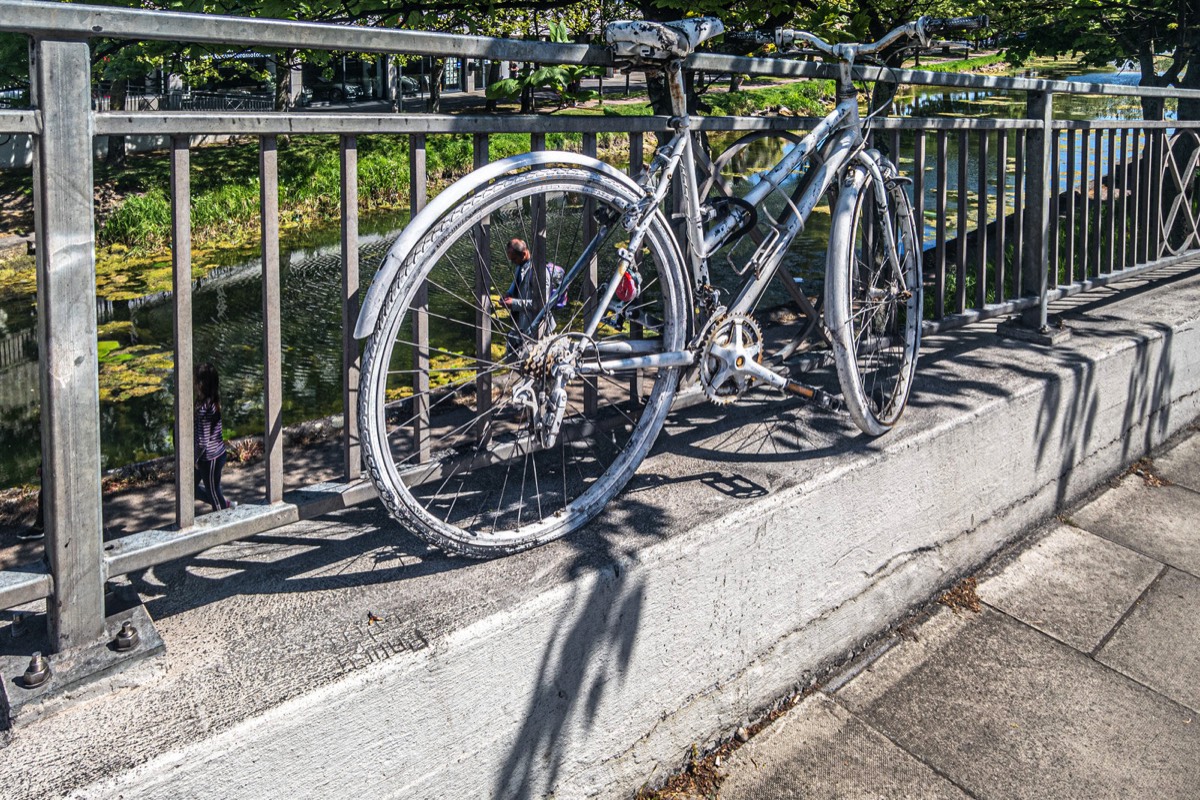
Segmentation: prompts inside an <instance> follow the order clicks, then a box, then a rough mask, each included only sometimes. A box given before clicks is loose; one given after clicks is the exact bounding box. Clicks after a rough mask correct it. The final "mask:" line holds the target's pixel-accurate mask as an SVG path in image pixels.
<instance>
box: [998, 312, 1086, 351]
mask: <svg viewBox="0 0 1200 800" xmlns="http://www.w3.org/2000/svg"><path fill="white" fill-rule="evenodd" d="M996 333H998V334H999V335H1001V336H1003V337H1005V338H1008V339H1018V340H1020V341H1022V342H1033V343H1034V344H1044V345H1056V344H1060V343H1061V342H1063V341H1064V340H1065V339H1068V338H1070V336H1071V329H1070V328H1068V327H1067V326H1066V325H1065V324H1064V323H1063V321H1062V320H1061V319H1057V318H1054V317H1051V318H1050V320H1049V321H1048V324H1047V325H1046V326H1044V327H1042V328H1031V327H1029V326H1028V325H1026V324H1025V323H1024V322H1022V321H1021V318H1020V317H1013V318H1012V319H1006V320H1005V321H1004V322H1001V323H1000V324H999V325H997V326H996Z"/></svg>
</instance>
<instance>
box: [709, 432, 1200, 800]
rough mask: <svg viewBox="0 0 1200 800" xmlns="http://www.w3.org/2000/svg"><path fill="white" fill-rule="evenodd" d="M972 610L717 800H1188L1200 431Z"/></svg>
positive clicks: (856, 673)
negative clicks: (920, 799) (1026, 799)
mask: <svg viewBox="0 0 1200 800" xmlns="http://www.w3.org/2000/svg"><path fill="white" fill-rule="evenodd" d="M963 594H965V595H966V599H968V601H969V600H970V599H971V598H970V592H969V591H968V592H965V593H960V596H961V595H963ZM978 599H979V600H981V601H982V603H981V604H980V605H977V606H976V608H977V609H978V610H977V611H971V610H969V609H966V608H962V607H958V608H957V609H956V610H951V608H949V607H946V606H939V607H938V610H937V611H936V612H934V613H933V614H932V615H931V616H930V617H929V618H928V619H927V620H925V621H924V622H923V623H922V624H920V625H919V626H916V627H913V628H911V629H909V630H904V629H903V628H902V629H901V631H900V632H898V633H896V634H894V635H893V636H892V637H890V638H888V639H885V640H884V641H883V642H882V643H880V645H879V646H877V647H875V648H873V649H872V650H870V651H869V654H868V655H867V656H866V657H864V658H863V659H862V660H860V661H859V662H858V663H856V664H853V665H851V666H850V667H849V668H848V669H847V670H846V671H845V672H844V673H843V674H842V675H841V676H840V677H835V678H834V679H833V680H832V681H830V683H829V684H827V685H826V687H825V688H824V689H822V690H821V691H817V692H816V693H814V694H812V695H810V696H808V697H807V698H805V699H804V700H802V701H801V702H800V703H798V704H797V705H796V706H795V707H794V708H793V709H792V710H790V711H789V712H787V713H786V714H785V715H784V716H783V717H781V718H779V719H778V720H776V721H775V722H774V723H772V724H771V725H770V726H769V727H767V728H765V729H764V730H763V731H762V732H761V733H759V734H758V735H757V736H755V737H754V738H753V739H751V740H750V741H749V742H748V743H747V744H746V745H745V746H743V747H742V748H740V749H738V750H736V751H735V752H734V753H733V754H732V756H731V757H729V758H728V760H727V761H726V763H725V764H724V768H723V770H722V771H724V772H725V773H726V775H727V777H726V779H725V780H724V782H723V783H722V785H721V788H720V797H722V798H728V800H734V798H759V799H767V798H801V797H803V798H810V799H811V798H826V797H828V798H855V797H861V798H867V797H871V798H877V797H886V798H896V797H931V798H932V797H939V798H941V797H944V798H962V797H978V798H1008V797H1047V798H1085V797H1086V798H1099V797H1114V798H1117V797H1119V798H1148V797H1154V798H1158V799H1159V800H1163V799H1164V798H1173V797H1178V798H1195V797H1198V796H1200V426H1197V425H1195V424H1193V425H1192V426H1191V427H1190V428H1189V429H1188V431H1187V432H1186V435H1185V436H1184V437H1183V438H1182V439H1179V440H1177V441H1176V442H1175V443H1174V446H1173V447H1170V448H1169V449H1167V450H1166V452H1163V453H1161V454H1160V455H1159V456H1158V457H1157V458H1156V459H1155V460H1154V461H1153V462H1149V461H1142V462H1140V463H1139V464H1138V465H1136V466H1135V468H1134V469H1133V470H1131V471H1130V472H1129V473H1127V474H1126V475H1125V476H1124V477H1123V478H1121V479H1120V480H1119V481H1114V483H1113V485H1112V486H1111V487H1110V488H1108V489H1107V490H1105V491H1104V492H1103V493H1102V494H1100V495H1099V496H1098V497H1096V498H1095V499H1093V500H1092V501H1091V502H1089V503H1086V504H1085V505H1083V506H1082V507H1081V508H1080V509H1079V510H1078V511H1076V512H1075V513H1072V514H1069V515H1063V516H1061V517H1060V518H1059V520H1057V521H1055V522H1054V523H1053V524H1051V525H1049V526H1048V527H1046V528H1044V529H1043V530H1041V531H1040V532H1038V533H1037V534H1036V535H1035V536H1033V537H1032V538H1031V539H1028V540H1026V541H1025V542H1024V543H1022V544H1021V545H1020V546H1018V547H1016V548H1014V549H1013V550H1012V551H1010V552H1008V553H1006V554H1002V555H1001V556H1000V557H998V558H997V559H996V560H994V561H993V562H992V563H991V564H990V565H989V566H988V567H986V568H985V569H984V570H983V571H982V572H981V574H980V578H979V584H978Z"/></svg>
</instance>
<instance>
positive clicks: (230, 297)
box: [0, 216, 407, 486]
mask: <svg viewBox="0 0 1200 800" xmlns="http://www.w3.org/2000/svg"><path fill="white" fill-rule="evenodd" d="M406 221H407V219H406V217H398V216H391V217H376V218H373V219H370V220H364V226H363V227H364V232H363V236H362V241H363V244H362V247H361V249H360V253H359V261H360V265H361V268H360V269H361V279H362V286H363V288H364V289H365V287H366V286H367V285H368V284H369V282H370V279H371V277H372V276H373V275H374V273H375V270H376V269H377V268H378V264H379V261H380V259H381V258H382V256H383V254H384V253H385V252H386V251H387V248H388V247H389V246H390V245H391V242H392V240H393V239H394V238H395V235H396V234H395V231H396V230H397V229H398V228H400V227H402V226H403V225H404V223H405V222H406ZM337 237H338V233H337V231H336V230H333V231H327V232H325V234H324V235H323V236H318V237H316V238H312V239H309V240H308V241H305V242H304V243H303V244H302V245H300V246H297V247H294V248H291V249H289V250H286V251H284V252H283V254H282V257H281V270H280V283H281V310H282V316H281V334H282V342H283V363H282V372H283V421H284V424H285V425H291V424H294V423H296V422H300V421H303V420H305V419H312V418H315V417H320V416H324V415H327V414H333V413H339V412H340V411H341V405H342V380H341V364H342V342H341V330H342V321H341V305H340V298H341V257H340V251H339V245H338V244H337V242H338V238H337ZM261 275H262V267H261V262H259V261H258V260H257V259H245V258H243V260H241V261H240V262H237V263H233V264H229V265H227V266H222V267H217V268H215V269H213V270H211V271H210V272H209V273H208V274H207V275H206V276H205V277H203V278H200V279H198V280H196V281H195V282H194V283H193V332H192V336H193V343H194V356H193V357H194V359H195V361H196V363H199V362H200V361H211V362H213V364H215V365H216V366H217V368H218V370H219V372H220V374H221V393H222V400H223V403H222V405H223V410H224V415H225V430H226V432H227V433H228V434H229V435H231V436H240V435H245V434H257V433H261V432H262V428H263V400H262V385H263V375H262V370H263V358H262V335H263V326H262V279H261ZM172 314H173V312H172V303H171V294H170V293H169V292H163V293H158V294H154V295H147V296H144V297H139V298H136V299H134V300H127V301H106V300H101V301H99V302H98V303H97V316H98V321H99V323H100V326H101V339H102V340H104V338H105V333H104V332H105V331H106V330H120V331H121V332H122V336H124V337H128V339H129V340H130V341H131V343H132V346H133V347H137V348H138V349H139V353H143V354H144V353H163V354H166V355H168V356H169V354H170V353H171V352H172V349H173V347H174V333H173V318H172ZM0 319H3V320H4V325H3V327H2V328H0V485H2V486H7V485H13V484H15V483H21V482H25V481H32V480H33V478H34V475H35V472H36V469H37V465H38V462H39V460H40V431H39V424H40V423H39V416H38V370H37V361H36V359H37V344H36V339H35V329H36V328H35V326H36V316H35V311H34V306H33V300H32V298H23V299H21V300H19V301H13V302H9V303H6V304H4V305H0ZM104 350H105V348H104V347H103V346H102V347H101V354H102V356H103V354H104ZM118 352H120V351H118ZM131 361H132V360H131ZM130 363H131V362H123V363H120V364H116V365H111V366H110V365H107V364H106V366H105V368H104V369H106V370H107V369H112V370H114V371H115V370H116V369H118V368H119V369H126V368H127V365H128V364H130ZM108 374H109V373H107V372H105V371H102V375H101V389H102V392H103V391H104V390H105V386H106V380H105V378H106V375H108ZM134 377H136V375H135V376H134ZM173 396H174V386H173V382H172V380H171V379H170V378H169V377H167V378H166V380H164V381H162V382H161V384H158V385H156V386H155V387H153V390H152V391H149V392H147V393H145V394H141V395H139V396H133V397H122V399H120V400H119V401H115V402H114V401H106V400H102V401H101V404H100V424H101V432H100V434H101V442H100V446H101V460H102V464H103V466H104V467H105V468H111V467H116V466H120V465H122V464H128V463H131V462H135V461H140V460H144V459H147V458H153V457H156V456H161V455H169V454H170V453H171V452H173V442H172V426H173V424H174V423H173V420H174V409H173V399H172V398H173Z"/></svg>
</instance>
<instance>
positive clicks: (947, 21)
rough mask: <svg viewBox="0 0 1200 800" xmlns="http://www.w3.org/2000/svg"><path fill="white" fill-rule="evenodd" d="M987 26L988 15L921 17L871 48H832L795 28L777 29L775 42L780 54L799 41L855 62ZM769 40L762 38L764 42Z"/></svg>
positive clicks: (837, 45)
mask: <svg viewBox="0 0 1200 800" xmlns="http://www.w3.org/2000/svg"><path fill="white" fill-rule="evenodd" d="M987 24H988V18H987V15H986V14H984V15H980V16H978V17H950V18H940V17H920V18H918V19H917V20H916V22H908V23H905V24H904V25H900V26H899V27H896V28H894V29H892V30H891V31H889V32H888V33H886V34H885V35H884V36H882V37H881V38H880V39H879V40H878V41H876V42H872V43H871V44H830V43H829V42H827V41H825V40H824V39H822V38H821V37H819V36H817V35H816V34H814V33H809V32H808V31H797V30H792V29H791V28H776V29H775V36H774V40H775V46H776V47H778V48H779V49H780V50H785V49H787V48H789V47H792V46H793V45H794V44H795V43H796V42H797V41H801V42H805V43H807V44H808V45H810V46H812V47H814V48H816V49H817V50H819V51H821V52H822V53H825V54H827V55H830V56H833V57H834V58H837V59H840V60H844V61H853V60H854V58H855V57H856V56H860V55H873V54H875V53H878V52H879V51H881V50H884V49H886V48H887V47H889V46H891V45H892V44H893V43H894V42H896V41H897V40H899V39H909V38H911V39H916V40H917V41H919V42H920V43H921V46H922V47H926V46H928V44H929V35H930V34H931V33H934V32H937V31H949V30H976V29H979V28H986V27H987ZM765 38H766V37H761V38H760V41H761V40H762V39H765ZM768 41H769V39H768Z"/></svg>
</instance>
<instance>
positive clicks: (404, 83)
mask: <svg viewBox="0 0 1200 800" xmlns="http://www.w3.org/2000/svg"><path fill="white" fill-rule="evenodd" d="M420 90H421V84H419V83H417V79H416V78H410V77H409V76H407V75H401V76H400V91H401V92H403V93H404V94H416V93H417V92H419V91H420Z"/></svg>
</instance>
